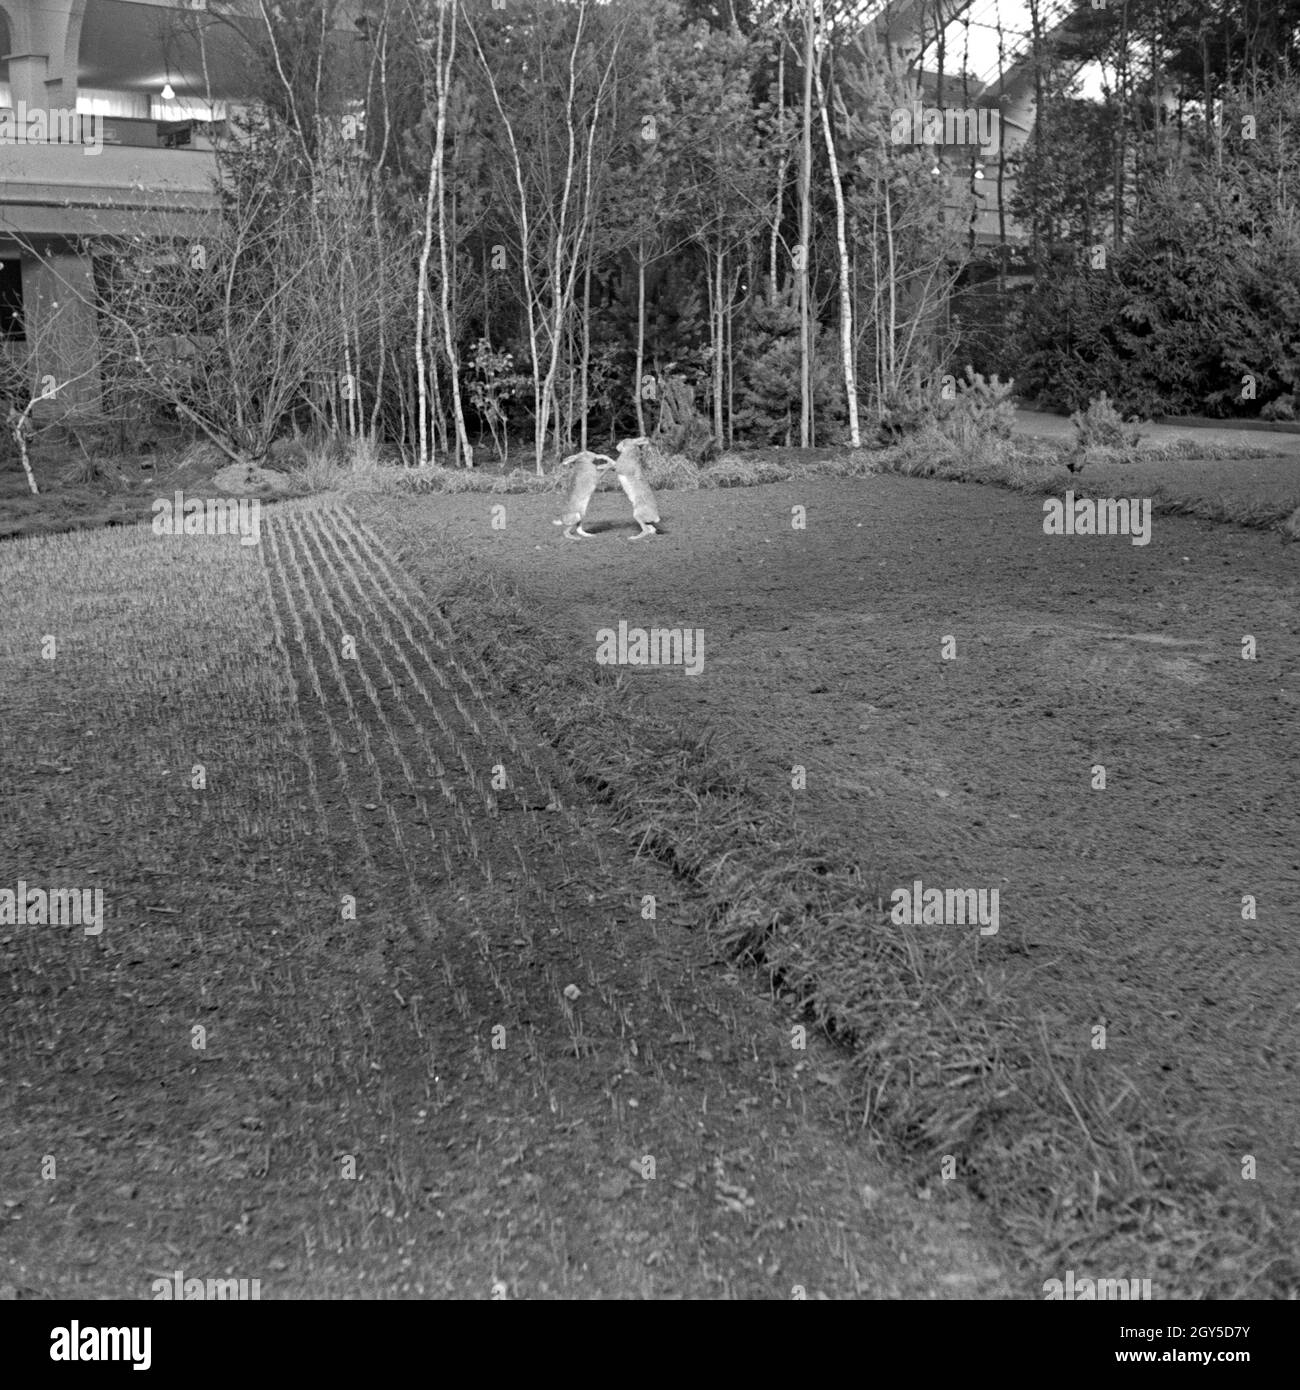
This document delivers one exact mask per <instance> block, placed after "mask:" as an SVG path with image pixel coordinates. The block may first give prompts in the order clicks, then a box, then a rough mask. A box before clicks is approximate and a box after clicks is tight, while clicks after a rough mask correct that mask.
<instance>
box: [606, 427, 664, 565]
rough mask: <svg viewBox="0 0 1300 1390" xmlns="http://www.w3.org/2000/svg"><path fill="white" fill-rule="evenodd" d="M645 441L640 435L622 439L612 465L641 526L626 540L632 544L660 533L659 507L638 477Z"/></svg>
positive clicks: (653, 496) (640, 475)
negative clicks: (631, 541) (644, 537)
mask: <svg viewBox="0 0 1300 1390" xmlns="http://www.w3.org/2000/svg"><path fill="white" fill-rule="evenodd" d="M649 442H650V441H649V440H648V439H647V438H646V437H645V436H644V435H640V436H638V437H637V438H635V439H624V440H622V441H621V442H620V444H619V446H618V459H617V460H616V461H615V463H614V471H615V473H617V474H618V481H619V483H620V484H621V485H622V488H623V491H624V492H626V493H627V497H628V501H629V502H631V503H632V518H633V520H634V521H639V522H640V523H641V530H640V531H639V532H638V533H637V534H636V535H635V536H629V537H628V539H629V540H633V541H639V540H640V539H641V538H642V537H643V536H653V535H656V534H662V527H661V526H660V522H659V504H658V503H657V502H656V501H655V495H654V493H653V492H651V491H650V484H649V483H647V482H646V480H645V478H644V477H643V476H642V474H641V463H640V454H641V448H642V446H643V445H646V444H648V443H649Z"/></svg>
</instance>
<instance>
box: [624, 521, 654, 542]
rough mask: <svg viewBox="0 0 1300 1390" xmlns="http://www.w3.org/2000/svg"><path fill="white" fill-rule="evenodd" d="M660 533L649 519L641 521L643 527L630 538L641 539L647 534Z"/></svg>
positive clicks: (632, 539)
mask: <svg viewBox="0 0 1300 1390" xmlns="http://www.w3.org/2000/svg"><path fill="white" fill-rule="evenodd" d="M658 534H659V532H658V531H656V530H655V528H654V527H653V526H651V524H650V523H649V522H648V521H643V522H642V523H641V529H640V530H639V531H638V532H637V533H636V535H635V536H629V537H628V540H630V541H640V540H644V539H645V538H646V537H647V536H657V535H658Z"/></svg>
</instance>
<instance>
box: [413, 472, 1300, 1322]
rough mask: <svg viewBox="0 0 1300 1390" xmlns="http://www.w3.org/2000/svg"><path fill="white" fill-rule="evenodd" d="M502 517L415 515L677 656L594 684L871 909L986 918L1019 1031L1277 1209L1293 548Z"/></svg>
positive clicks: (949, 525)
mask: <svg viewBox="0 0 1300 1390" xmlns="http://www.w3.org/2000/svg"><path fill="white" fill-rule="evenodd" d="M508 501H509V510H508V515H509V523H508V524H507V526H506V527H505V529H503V530H493V529H491V525H490V515H489V504H488V503H487V501H486V499H483V498H478V497H473V496H463V497H457V498H438V499H431V500H430V501H428V502H427V503H422V504H421V505H424V506H425V507H427V511H428V516H429V522H430V526H431V527H432V528H434V533H435V536H436V535H438V534H443V532H442V528H445V532H446V534H449V535H451V536H454V537H456V538H457V539H460V540H463V541H466V542H468V543H470V544H471V545H472V546H474V547H475V549H476V550H477V551H478V552H479V553H480V555H481V556H482V557H483V559H484V560H485V561H486V562H487V563H489V564H490V565H493V566H495V567H498V568H499V569H500V570H501V571H503V572H504V573H506V574H508V575H510V576H511V577H512V578H513V579H514V580H516V581H517V582H518V583H519V585H520V586H521V588H522V589H523V591H524V592H525V593H526V594H528V595H529V596H530V597H531V598H532V599H533V600H535V601H536V602H538V603H540V604H542V605H543V606H544V607H545V609H546V610H547V611H548V612H549V613H550V614H551V615H552V617H553V621H554V623H555V624H556V627H557V628H558V629H559V630H561V631H565V632H568V633H570V634H571V635H572V638H573V641H574V642H575V644H577V645H578V647H579V649H580V650H584V651H590V652H591V653H592V655H593V659H594V654H595V650H596V632H597V630H598V629H601V628H604V627H614V628H617V626H618V623H619V622H620V621H625V622H627V623H628V624H629V625H631V626H638V625H639V626H644V627H653V626H660V627H682V628H692V629H702V630H703V633H704V652H705V660H704V669H703V671H702V673H701V674H699V675H697V676H692V675H688V674H686V673H685V672H683V671H682V670H678V669H666V670H657V669H653V668H632V667H629V668H626V673H627V674H628V675H629V676H631V677H634V678H635V679H636V681H637V689H638V690H639V691H640V692H641V693H642V694H643V695H644V696H645V698H646V699H648V700H650V701H651V702H653V703H654V704H655V705H656V707H658V708H660V709H661V710H662V712H663V713H664V714H665V716H667V717H670V718H678V717H682V716H685V717H687V718H689V719H691V720H694V721H698V723H699V724H700V725H701V726H703V725H705V724H708V725H712V726H715V727H716V728H717V729H718V731H719V733H720V735H721V736H722V737H723V738H724V739H725V740H727V741H728V742H729V743H731V744H732V745H733V746H734V747H736V748H738V749H739V750H740V751H742V752H743V753H745V755H746V756H747V758H748V759H749V761H750V762H751V764H752V765H753V766H754V767H755V768H756V769H758V770H759V771H760V772H761V771H762V770H763V769H766V770H767V771H768V773H769V775H770V779H771V782H770V788H771V795H772V797H773V798H774V799H777V798H780V799H783V800H789V798H790V796H791V793H790V790H789V787H790V769H791V767H792V766H794V765H803V766H806V767H807V769H808V788H807V790H806V792H802V793H795V794H794V804H795V805H796V806H797V807H798V808H799V809H800V812H801V814H803V815H805V816H806V817H807V818H808V819H809V821H811V822H815V823H816V824H817V825H818V826H820V827H822V828H827V829H831V830H833V831H834V832H835V833H836V835H837V836H838V837H839V838H840V840H841V842H842V844H843V846H844V849H845V852H846V853H847V854H848V855H851V856H853V857H855V858H856V859H857V861H858V862H859V863H860V865H861V867H862V869H863V871H864V873H868V874H872V875H878V876H879V878H880V879H881V880H882V881H883V882H884V883H885V884H886V885H889V886H910V885H911V884H912V882H913V880H914V879H915V878H920V879H921V880H922V881H923V882H924V883H925V884H926V885H927V886H930V885H933V886H940V887H963V888H964V887H974V888H981V887H987V888H993V887H997V888H999V889H1000V898H1001V908H1000V930H999V933H998V935H997V936H996V938H993V939H991V941H990V943H989V944H990V945H991V946H992V949H993V950H994V951H995V952H1000V953H1001V958H1002V959H1003V960H1004V961H1005V964H1006V965H1007V967H1008V968H1009V970H1010V971H1011V978H1012V980H1013V982H1014V984H1015V987H1016V990H1017V993H1018V995H1019V1002H1020V1003H1021V1004H1022V1005H1024V1006H1025V1007H1026V1008H1027V1009H1028V1010H1029V1012H1030V1013H1031V1014H1032V1015H1036V1016H1038V1017H1040V1018H1041V1020H1042V1023H1043V1026H1044V1028H1045V1029H1046V1031H1047V1033H1048V1034H1049V1035H1050V1036H1051V1037H1052V1038H1053V1039H1054V1040H1055V1041H1058V1042H1059V1043H1060V1044H1061V1045H1062V1046H1064V1047H1066V1048H1070V1047H1074V1048H1086V1047H1088V1046H1090V1045H1092V1040H1093V1038H1094V1036H1095V1035H1094V1034H1093V1032H1092V1030H1093V1029H1094V1028H1096V1026H1097V1025H1104V1027H1105V1029H1106V1046H1107V1047H1108V1049H1109V1050H1110V1052H1111V1055H1112V1057H1113V1058H1114V1059H1115V1060H1117V1061H1118V1062H1119V1064H1120V1065H1121V1067H1122V1068H1123V1070H1124V1073H1125V1074H1126V1075H1127V1076H1128V1077H1129V1078H1130V1079H1131V1081H1132V1083H1133V1084H1134V1086H1136V1087H1137V1089H1138V1092H1139V1094H1140V1095H1141V1097H1142V1099H1143V1101H1144V1103H1145V1105H1146V1106H1147V1107H1148V1108H1149V1110H1150V1113H1151V1114H1152V1116H1153V1118H1156V1119H1159V1120H1161V1121H1162V1122H1163V1123H1167V1124H1170V1125H1175V1126H1181V1127H1183V1128H1184V1129H1186V1130H1187V1132H1188V1133H1190V1134H1191V1135H1192V1137H1193V1148H1194V1151H1195V1153H1196V1154H1197V1155H1198V1157H1197V1160H1196V1163H1197V1166H1198V1168H1199V1169H1200V1171H1199V1172H1197V1173H1196V1174H1194V1175H1192V1176H1195V1177H1197V1178H1198V1179H1199V1180H1204V1181H1209V1182H1210V1183H1211V1184H1220V1185H1227V1184H1233V1185H1235V1184H1239V1183H1241V1182H1243V1181H1255V1182H1257V1183H1258V1190H1259V1191H1261V1193H1262V1194H1263V1195H1264V1196H1265V1197H1266V1199H1267V1200H1268V1201H1269V1203H1270V1204H1273V1205H1275V1207H1276V1208H1277V1209H1279V1210H1285V1211H1295V1210H1296V1209H1297V1208H1298V1207H1300V1144H1298V1143H1297V1138H1298V1136H1300V1124H1298V1123H1297V1121H1298V1120H1300V1092H1298V1091H1297V1086H1296V1055H1297V1042H1300V1012H1298V1010H1300V1005H1298V1004H1297V1000H1300V944H1297V938H1296V935H1295V925H1296V921H1297V909H1298V908H1300V834H1298V833H1297V831H1298V829H1300V827H1298V825H1297V821H1298V819H1300V804H1298V803H1297V799H1296V797H1295V793H1294V788H1295V785H1296V770H1297V769H1296V751H1295V731H1296V727H1297V714H1298V712H1300V639H1298V637H1297V631H1296V615H1297V612H1298V611H1300V608H1298V605H1297V599H1298V598H1300V583H1298V581H1300V548H1298V547H1296V546H1295V545H1293V544H1288V543H1287V542H1285V541H1283V540H1281V539H1280V538H1279V537H1278V536H1276V535H1274V534H1270V533H1264V532H1257V531H1248V530H1243V529H1239V528H1235V527H1230V526H1224V525H1218V524H1211V523H1206V522H1201V521H1197V520H1194V519H1190V518H1185V517H1162V516H1157V517H1155V518H1154V522H1153V536H1152V540H1151V543H1150V544H1149V545H1146V546H1136V545H1133V544H1132V543H1131V542H1130V540H1129V538H1127V537H1123V536H1117V537H1091V536H1075V537H1059V536H1047V535H1044V534H1043V530H1042V504H1041V499H1037V498H1030V497H1025V496H1021V495H1017V494H1013V493H1009V492H1005V491H1002V490H998V489H992V488H988V489H986V488H979V487H968V486H957V485H953V484H948V483H943V482H930V481H916V480H909V479H903V478H898V477H893V476H882V477H877V478H871V479H866V480H863V481H837V480H819V481H816V482H802V483H800V482H792V483H784V484H775V485H770V486H765V487H757V488H746V489H734V490H726V491H712V492H704V491H702V492H691V493H682V494H667V495H664V496H662V497H661V498H660V503H661V510H662V511H663V514H664V517H665V526H666V528H667V531H668V534H666V535H664V536H661V537H656V538H655V539H653V540H648V541H638V542H636V543H635V544H632V543H627V542H626V537H627V536H629V535H630V534H631V531H632V529H633V528H632V525H631V523H630V521H629V520H628V519H627V518H626V517H625V516H624V515H623V513H624V512H625V511H626V505H625V504H624V503H623V502H622V499H621V498H618V497H615V496H609V495H607V494H605V493H598V494H597V496H596V499H595V500H594V501H593V503H592V507H591V511H590V513H589V519H588V522H587V527H588V529H591V530H594V531H596V532H597V534H596V535H595V536H594V537H593V538H592V539H589V540H583V541H582V542H580V543H565V542H563V541H559V540H557V539H556V538H555V536H554V533H551V534H546V533H547V532H548V530H549V517H550V515H551V513H552V512H553V510H554V507H553V504H551V505H549V509H548V504H550V499H545V498H543V499H535V498H523V497H520V498H510V499H508ZM385 505H392V504H385ZM401 505H402V506H409V505H411V504H410V503H409V502H404V503H402V504H401ZM793 507H805V508H806V509H807V527H806V529H803V530H796V529H792V526H791V516H792V511H791V509H792V508H793ZM431 543H436V540H435V541H432V542H431ZM949 637H951V638H953V639H955V659H952V660H945V659H943V646H942V644H943V643H944V642H945V639H946V638H949ZM1247 638H1253V639H1254V642H1255V644H1256V647H1257V656H1256V658H1255V659H1253V660H1247V659H1243V650H1244V646H1243V644H1244V643H1245V642H1246V639H1247ZM1099 766H1100V767H1104V769H1105V788H1104V790H1102V789H1100V788H1099V787H1097V786H1095V785H1094V783H1095V781H1096V777H1097V774H1096V771H1095V769H1096V768H1097V767H1099ZM1247 895H1249V897H1250V898H1253V899H1254V903H1255V909H1254V916H1253V917H1252V916H1251V915H1250V914H1249V909H1245V910H1244V909H1243V900H1244V899H1245V897H1246V896H1247ZM1244 911H1245V912H1246V915H1243V912H1244ZM937 929H938V930H952V928H937ZM1251 1158H1253V1159H1254V1160H1255V1162H1256V1163H1257V1166H1258V1177H1257V1178H1254V1179H1251V1178H1249V1177H1248V1176H1247V1169H1248V1162H1249V1160H1250V1159H1251ZM1055 1274H1059V1271H1046V1272H1045V1273H1044V1277H1049V1276H1051V1275H1055ZM1157 1296H1159V1295H1158V1294H1157Z"/></svg>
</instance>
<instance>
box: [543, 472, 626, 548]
mask: <svg viewBox="0 0 1300 1390" xmlns="http://www.w3.org/2000/svg"><path fill="white" fill-rule="evenodd" d="M596 459H604V460H605V464H604V467H602V468H597V467H596V464H595V460H596ZM570 463H572V464H573V465H574V469H573V476H572V477H571V478H570V479H569V493H568V496H567V497H565V499H564V512H563V514H562V515H560V516H557V517H556V518H555V520H554V521H553V522H552V523H551V525H552V526H563V527H564V531H563V535H564V539H565V540H566V541H576V540H577V539H578V536H588V537H589V536H590V535H591V534H592V533H591V532H590V531H584V530H583V529H582V519H583V517H585V516H586V515H587V504H588V503H589V502H590V501H591V494H592V493H593V492H595V491H596V489H597V487H599V486H600V475H601V474H602V473H604V472H605V471H606V470H607V469H610V468H612V467H613V466H614V460H613V459H612V458H610V457H609V456H608V455H607V454H593V453H592V452H591V451H590V450H589V449H584V450H583V451H582V453H580V454H570V455H569V457H568V458H567V459H565V460H564V463H562V464H561V465H560V466H561V467H564V466H565V465H566V464H570ZM575 527H576V528H577V535H575V534H574V528H575Z"/></svg>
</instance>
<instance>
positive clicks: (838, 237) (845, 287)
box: [814, 70, 862, 449]
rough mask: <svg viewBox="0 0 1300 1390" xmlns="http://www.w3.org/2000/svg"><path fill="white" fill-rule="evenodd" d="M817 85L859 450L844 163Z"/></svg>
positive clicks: (843, 345)
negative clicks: (832, 196)
mask: <svg viewBox="0 0 1300 1390" xmlns="http://www.w3.org/2000/svg"><path fill="white" fill-rule="evenodd" d="M814 71H815V76H816V83H817V105H818V106H819V107H820V108H821V116H822V134H823V135H824V136H825V137H826V158H827V159H828V160H829V162H830V168H831V189H832V191H833V192H834V194H835V243H836V245H837V246H838V248H839V253H840V356H841V359H842V362H843V368H844V396H845V399H846V401H847V402H848V408H849V439H850V442H851V443H852V445H853V447H854V448H855V449H859V448H861V447H862V433H861V431H860V429H859V428H858V381H857V370H856V368H855V366H854V362H853V299H852V295H851V292H850V285H849V243H848V235H847V231H846V228H845V218H844V186H843V184H841V182H840V162H839V160H838V159H837V158H836V156H835V137H834V135H833V134H832V132H831V117H830V112H829V111H828V110H827V109H826V93H825V91H824V90H823V89H822V76H821V72H820V70H814Z"/></svg>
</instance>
